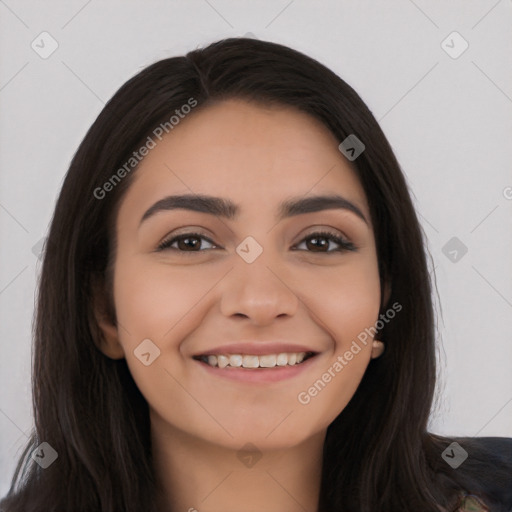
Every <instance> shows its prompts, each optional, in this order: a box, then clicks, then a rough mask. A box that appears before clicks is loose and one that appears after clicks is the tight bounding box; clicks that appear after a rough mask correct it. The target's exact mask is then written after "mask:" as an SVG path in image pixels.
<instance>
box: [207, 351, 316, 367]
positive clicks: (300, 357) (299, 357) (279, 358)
mask: <svg viewBox="0 0 512 512" xmlns="http://www.w3.org/2000/svg"><path fill="white" fill-rule="evenodd" d="M305 357H306V352H291V353H281V354H265V355H263V356H255V355H240V354H231V355H223V354H219V355H209V356H203V357H202V360H203V361H205V362H206V363H208V364H209V365H210V366H216V367H219V368H226V366H234V367H240V366H241V367H243V368H273V367H274V366H286V365H290V366H293V365H294V364H298V363H301V362H302V361H304V358H305Z"/></svg>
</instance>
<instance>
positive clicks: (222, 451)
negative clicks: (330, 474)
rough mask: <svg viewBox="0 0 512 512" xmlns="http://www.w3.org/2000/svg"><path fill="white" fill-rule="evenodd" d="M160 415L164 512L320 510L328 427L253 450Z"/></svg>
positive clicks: (157, 432)
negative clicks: (293, 442) (292, 442)
mask: <svg viewBox="0 0 512 512" xmlns="http://www.w3.org/2000/svg"><path fill="white" fill-rule="evenodd" d="M156 416H157V415H152V417H151V437H152V453H153V463H154V469H155V475H156V480H157V486H158V489H159V492H160V495H159V496H160V498H159V505H160V507H159V510H161V511H162V512H240V511H241V510H265V511H266V512H282V511H283V510H286V511H287V512H305V511H307V512H317V510H318V499H319V492H320V483H321V472H322V452H323V443H324V439H325V431H322V432H320V433H318V434H315V435H314V436H312V437H310V438H308V439H306V440H305V441H304V442H303V443H301V444H300V445H298V446H293V447H291V448H282V449H272V450H261V451H258V452H257V453H256V454H250V453H247V452H241V451H240V450H238V449H236V448H227V447H223V446H219V445H217V444H212V443H209V442H207V441H205V440H203V439H199V438H197V437H193V436H190V435H189V434H187V433H186V432H183V431H181V430H177V429H174V428H173V427H172V426H170V425H169V424H168V423H166V422H165V421H164V420H163V419H162V418H159V417H156ZM242 444H245V443H242ZM260 456H261V458H260Z"/></svg>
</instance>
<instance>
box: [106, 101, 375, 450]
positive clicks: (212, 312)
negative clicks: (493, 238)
mask: <svg viewBox="0 0 512 512" xmlns="http://www.w3.org/2000/svg"><path fill="white" fill-rule="evenodd" d="M339 142H340V141H337V140H335V138H334V136H333V135H332V134H331V133H330V132H329V131H328V130H327V129H326V128H325V127H324V126H323V125H322V124H321V123H320V122H318V121H316V120H315V119H313V118H311V117H309V116H308V115H306V114H304V113H301V112H298V111H296V110H293V109H288V108H275V107H274V108H266V107H261V106H256V105H255V104H250V103H247V102H244V101H242V100H229V101H225V102H222V103H219V104H216V105H214V106H210V107H207V108H206V109H204V110H202V111H197V112H194V113H193V114H191V115H190V116H189V117H188V118H185V119H184V120H182V121H181V122H180V124H179V125H178V126H176V127H175V128H174V129H173V130H172V132H170V133H169V134H168V135H166V137H164V138H163V140H162V141H161V142H159V143H158V144H157V146H156V147H155V148H154V149H152V150H151V151H150V153H149V154H148V155H147V156H146V157H145V159H144V160H143V161H142V162H141V164H140V166H139V168H138V169H137V171H136V176H134V177H135V181H134V182H133V184H132V185H131V186H130V188H129V189H128V191H127V193H126V195H125V196H124V198H123V201H122V203H121V206H120V210H119V214H118V218H117V239H118V246H117V255H116V260H115V267H114V269H115V270H114V302H115V310H116V316H117V320H118V325H119V328H118V329H117V330H116V329H115V328H114V327H113V326H112V327H108V326H107V327H106V326H105V325H104V324H103V325H102V327H103V329H104V332H105V333H106V340H107V342H106V344H105V345H104V346H103V348H102V350H103V351H104V353H106V354H107V355H109V356H110V357H114V358H115V357H125V358H126V361H127V364H128V366H129V369H130V371H131V374H132V375H133V378H134V380H135V382H136V384H137V386H138V387H139V389H140V391H141V392H142V394H143V395H144V397H145V398H146V400H147V402H148V404H149V407H150V414H151V419H152V422H153V423H155V422H158V424H160V425H165V427H166V428H167V427H168V429H169V432H181V433H182V434H183V433H187V434H190V435H192V436H194V437H196V438H199V439H201V440H203V441H208V442H212V443H215V444H218V445H222V446H225V447H233V448H236V449H238V448H240V447H241V446H243V445H244V444H246V443H247V442H251V443H253V444H254V445H255V446H256V447H258V448H259V449H265V448H267V449H268V448H277V447H289V446H293V445H297V444H298V443H300V442H302V441H305V440H306V439H307V438H309V437H311V436H312V435H314V434H318V433H320V432H322V431H325V429H326V428H327V426H328V425H329V423H331V422H332V421H333V419H334V418H335V417H336V416H337V415H338V414H339V413H340V412H341V411H342V410H343V408H344V407H345V406H346V404H347V403H348V401H349V400H350V398H351V397H352V396H353V394H354V392H355V390H356V388H357V386H358V384H359V382H360V380H361V378H362V376H363V373H364V371H365V369H366V367H367V365H368V363H369V360H370V357H371V341H372V339H371V337H368V338H367V342H366V344H364V343H361V341H358V336H360V335H361V333H363V332H365V329H366V328H369V327H373V326H374V325H375V322H376V321H377V320H378V313H379V306H380V283H379V274H378V265H377V256H376V248H375V243H374V236H373V231H372V226H371V224H370V214H369V208H368V204H367V201H366V198H365V194H364V192H363V189H362V187H361V185H360V183H359V181H358V179H357V177H356V174H355V173H354V171H353V170H352V169H351V167H350V165H349V164H348V162H347V161H346V159H345V157H344V156H343V155H342V154H341V153H340V151H339V150H338V144H339ZM174 196H188V198H189V199H188V200H181V201H180V202H179V203H177V202H175V203H174V206H179V207H178V208H174V207H173V200H172V197H174ZM198 196H207V198H206V199H204V200H202V201H199V200H198V198H197V197H198ZM321 196H330V197H334V196H339V198H343V199H344V200H345V201H346V203H345V204H343V202H341V201H340V202H339V203H336V204H335V202H327V201H326V200H324V199H318V200H315V198H318V197H321ZM194 198H195V200H194V201H192V200H191V199H194ZM188 201H189V202H188ZM214 201H215V202H214ZM220 201H222V205H223V208H222V210H221V209H220V208H219V207H218V206H217V204H218V202H219V203H220ZM302 203H304V204H303V206H302V207H301V206H300V205H301V204H302ZM292 204H296V206H293V207H291V208H290V205H292ZM155 205H157V206H156V207H155ZM187 205H190V208H189V207H188V206H187ZM194 205H195V206H194ZM297 205H298V206H297ZM350 205H353V207H351V206H350ZM198 209H200V210H201V211H197V210H198ZM355 212H360V214H358V213H355ZM364 219H365V220H364ZM318 232H327V233H328V234H327V235H316V233H318ZM191 233H194V234H193V235H192V234H191ZM178 237H181V239H180V238H178ZM337 238H338V239H341V243H340V242H339V240H338V241H337ZM345 244H348V245H345ZM159 247H160V248H159ZM144 340H146V341H144ZM148 340H150V341H148ZM359 340H361V337H360V338H359ZM354 341H356V345H357V347H358V348H359V350H357V349H356V348H355V345H354ZM300 353H306V356H308V355H309V354H310V353H314V355H313V357H310V358H308V357H306V358H305V360H304V361H303V362H301V363H296V364H295V365H293V362H294V359H297V357H298V359H299V360H300V359H301V357H302V356H303V354H300ZM283 354H284V355H283ZM296 354H299V355H298V356H297V355H296ZM350 354H351V355H352V356H351V357H350ZM207 356H212V357H209V358H208V357H207ZM213 356H216V357H213ZM219 356H220V357H219ZM243 356H247V357H243ZM207 360H209V361H210V362H211V363H212V364H215V361H217V366H210V364H209V363H208V362H205V361H207ZM226 362H229V366H227V367H222V366H224V365H225V364H226ZM240 363H241V364H242V367H238V366H237V365H239V364H240ZM218 365H220V366H221V367H222V368H221V367H219V366H218ZM231 365H233V366H231ZM274 365H275V366H274ZM246 366H247V367H246ZM253 366H259V367H258V368H253ZM261 366H263V368H262V367H261Z"/></svg>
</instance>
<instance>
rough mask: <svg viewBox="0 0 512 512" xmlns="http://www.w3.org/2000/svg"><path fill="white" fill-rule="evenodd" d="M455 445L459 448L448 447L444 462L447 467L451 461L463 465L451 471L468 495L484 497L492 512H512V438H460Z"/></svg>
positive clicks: (455, 439)
mask: <svg viewBox="0 0 512 512" xmlns="http://www.w3.org/2000/svg"><path fill="white" fill-rule="evenodd" d="M452 441H453V442H456V443H457V444H458V445H459V446H457V445H453V446H452V445H451V444H450V445H448V446H447V448H446V449H445V452H443V454H444V455H443V458H444V459H445V461H446V462H448V464H450V462H449V461H450V458H451V459H452V460H454V459H455V458H456V457H458V461H457V462H460V461H462V462H461V463H460V465H459V466H457V467H455V466H456V465H457V464H456V463H455V464H454V466H452V467H453V468H454V470H455V471H456V472H457V476H458V478H457V480H459V481H462V482H463V483H464V487H466V490H467V492H468V494H475V495H477V496H482V497H485V498H486V500H485V501H486V502H487V503H488V504H489V509H490V510H492V511H494V510H496V511H498V510H499V511H500V512H511V511H512V438H510V437H458V438H452ZM450 447H451V448H450ZM459 447H460V448H459ZM447 450H448V451H447ZM462 459H464V460H462Z"/></svg>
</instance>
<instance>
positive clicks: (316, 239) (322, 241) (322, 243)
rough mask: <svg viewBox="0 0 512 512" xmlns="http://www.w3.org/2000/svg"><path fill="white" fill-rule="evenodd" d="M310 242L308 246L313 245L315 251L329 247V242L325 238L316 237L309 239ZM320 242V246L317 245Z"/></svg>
mask: <svg viewBox="0 0 512 512" xmlns="http://www.w3.org/2000/svg"><path fill="white" fill-rule="evenodd" d="M309 240H310V242H307V243H308V244H311V247H313V248H314V249H318V248H322V247H326V246H327V243H328V242H327V240H326V239H325V238H323V237H314V238H310V239H309ZM319 241H320V244H317V243H318V242H319Z"/></svg>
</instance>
